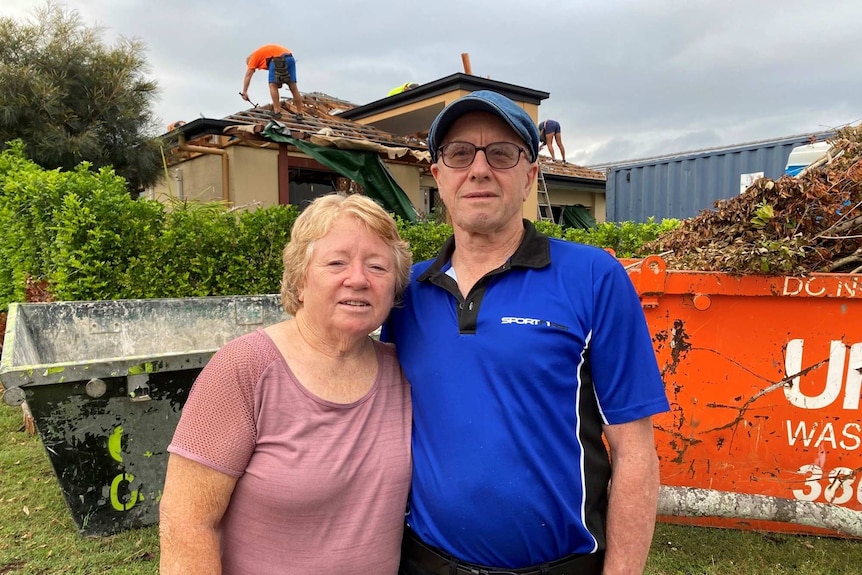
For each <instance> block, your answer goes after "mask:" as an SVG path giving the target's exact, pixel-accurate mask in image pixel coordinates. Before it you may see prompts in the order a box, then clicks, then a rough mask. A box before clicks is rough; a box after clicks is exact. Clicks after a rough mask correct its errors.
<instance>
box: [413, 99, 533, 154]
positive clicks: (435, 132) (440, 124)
mask: <svg viewBox="0 0 862 575" xmlns="http://www.w3.org/2000/svg"><path fill="white" fill-rule="evenodd" d="M467 112H491V113H492V114H496V115H497V116H498V117H499V118H500V119H502V120H503V121H504V122H506V123H507V124H509V126H511V127H512V129H513V130H515V133H516V134H518V135H519V136H520V137H521V139H522V140H524V143H525V144H526V145H527V150H529V152H530V161H531V162H535V161H536V158H537V157H538V156H539V131H538V130H537V129H536V125H535V124H534V123H533V119H532V118H530V116H529V114H527V112H525V111H524V109H523V108H521V107H520V106H518V105H517V104H516V103H515V102H513V101H512V100H510V99H509V98H507V97H506V96H504V95H502V94H498V93H497V92H493V91H491V90H479V91H476V92H473V93H471V94H467V95H466V96H462V97H461V98H458V99H457V100H455V101H454V102H452V103H451V104H449V105H448V106H446V107H445V108H443V110H442V111H441V112H440V113H439V114H437V117H436V118H434V122H433V123H432V124H431V129H430V130H429V131H428V149H429V151H430V152H431V161H432V162H436V161H437V149H438V148H439V147H440V142H442V141H443V138H444V137H445V136H446V132H448V131H449V128H451V127H452V124H453V123H454V122H455V120H457V119H458V118H460V117H461V116H463V115H464V114H466V113H467Z"/></svg>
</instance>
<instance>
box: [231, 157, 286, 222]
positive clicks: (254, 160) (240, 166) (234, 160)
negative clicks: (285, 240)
mask: <svg viewBox="0 0 862 575" xmlns="http://www.w3.org/2000/svg"><path fill="white" fill-rule="evenodd" d="M228 150H229V155H230V180H231V184H230V187H231V195H230V199H231V201H232V202H233V205H235V206H247V205H250V204H253V203H255V202H256V203H258V204H260V206H261V207H269V206H276V205H278V152H277V151H276V150H270V149H267V148H252V147H249V146H231V147H230V148H228Z"/></svg>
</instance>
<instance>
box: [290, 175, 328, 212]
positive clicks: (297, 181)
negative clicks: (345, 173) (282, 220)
mask: <svg viewBox="0 0 862 575" xmlns="http://www.w3.org/2000/svg"><path fill="white" fill-rule="evenodd" d="M339 177H340V176H339V175H338V174H336V173H335V172H327V171H323V170H309V169H307V168H291V169H290V171H289V172H288V178H289V181H290V203H291V204H293V205H294V206H299V209H300V210H302V209H303V208H305V206H307V205H308V204H310V203H311V202H312V201H313V200H315V199H316V198H319V197H320V196H325V195H326V194H331V193H332V192H334V191H336V190H337V189H338V179H339Z"/></svg>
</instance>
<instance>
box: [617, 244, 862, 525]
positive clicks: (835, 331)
mask: <svg viewBox="0 0 862 575" xmlns="http://www.w3.org/2000/svg"><path fill="white" fill-rule="evenodd" d="M628 271H629V277H630V279H631V280H632V283H633V284H634V286H635V288H636V289H637V291H638V293H639V295H640V297H641V303H642V305H643V309H644V315H645V317H646V320H647V324H648V326H649V329H650V333H651V334H652V339H653V345H654V348H655V352H656V357H657V359H658V363H659V367H660V369H661V370H662V375H663V378H664V383H665V388H666V390H667V394H668V398H669V400H670V402H671V412H670V413H667V414H662V415H660V416H657V417H655V418H654V424H655V429H656V443H657V445H658V452H659V457H660V460H661V479H662V485H664V486H669V487H687V488H694V489H700V490H713V491H716V492H726V493H737V494H747V495H758V496H764V498H776V499H774V500H773V501H774V502H775V501H777V502H778V503H779V504H780V505H778V507H779V509H778V510H777V511H774V513H773V516H772V517H770V518H769V519H766V518H763V517H758V518H756V519H753V518H752V517H754V516H751V515H746V513H744V512H742V513H740V514H739V516H732V517H728V515H733V513H729V514H728V513H724V514H722V515H723V516H720V517H719V516H718V515H719V514H712V515H711V514H709V513H700V515H702V516H698V517H663V519H666V520H669V521H675V522H684V523H690V524H691V523H694V524H698V525H705V526H718V527H734V528H746V529H766V530H775V531H787V532H795V533H808V534H831V535H842V536H852V537H857V536H860V534H859V533H858V532H854V531H853V530H852V529H844V528H842V525H841V524H840V521H839V524H838V525H836V524H835V523H832V524H828V525H827V526H826V527H823V526H817V525H815V524H814V523H811V522H800V521H797V519H796V518H795V517H793V516H792V515H788V511H787V510H788V509H791V510H792V509H794V506H795V507H802V506H806V505H807V506H809V507H819V508H820V510H821V511H823V510H826V511H829V509H830V507H827V506H832V507H833V510H834V507H835V506H837V507H840V508H841V509H839V511H841V512H842V513H844V514H845V516H847V515H853V516H857V514H859V515H858V516H857V517H862V423H860V414H862V409H860V396H862V393H860V388H862V274H811V275H810V276H808V277H804V278H799V277H783V276H753V275H747V276H733V275H729V274H724V273H718V272H695V271H673V270H667V269H666V266H665V262H664V260H662V259H661V258H659V257H657V256H650V257H648V258H646V259H644V260H640V261H638V262H634V263H632V264H631V265H630V266H628ZM811 504H815V505H811ZM725 511H726V510H725ZM847 511H849V512H851V513H849V514H848V513H846V512H847Z"/></svg>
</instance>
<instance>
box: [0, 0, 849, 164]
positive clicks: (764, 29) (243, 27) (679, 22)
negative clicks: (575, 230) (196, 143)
mask: <svg viewBox="0 0 862 575" xmlns="http://www.w3.org/2000/svg"><path fill="white" fill-rule="evenodd" d="M58 3H60V4H65V5H66V6H68V7H70V8H72V9H75V10H77V11H78V13H79V14H80V16H81V18H82V20H83V21H84V22H85V23H87V24H91V25H95V24H98V25H101V26H104V27H105V28H106V31H105V34H104V40H105V42H106V43H109V44H112V43H114V41H115V39H116V38H117V36H119V35H122V36H127V37H137V38H140V39H141V40H143V41H144V42H145V44H146V45H147V49H148V50H147V54H146V56H147V60H148V62H149V64H150V66H151V70H150V75H151V76H152V78H153V79H155V80H156V81H157V82H158V84H159V86H160V90H161V91H160V95H159V98H158V100H156V101H155V102H154V107H153V109H154V111H155V113H156V115H157V116H158V117H159V118H160V120H161V121H162V123H163V125H164V126H165V127H166V126H167V124H168V123H170V122H173V121H175V120H185V121H191V120H193V119H195V118H198V117H200V116H205V117H207V118H223V117H225V116H227V115H229V114H232V113H234V112H237V111H240V110H244V109H246V108H248V105H247V104H246V103H245V102H244V101H243V100H241V99H240V97H239V95H238V92H239V91H240V89H241V88H242V78H243V74H244V72H245V58H246V56H248V54H249V53H251V52H252V51H253V50H254V49H255V48H257V47H258V46H259V45H262V44H269V43H278V44H282V45H284V46H286V47H288V48H290V49H291V50H292V51H293V52H294V54H295V55H296V58H297V80H298V85H299V89H300V90H301V91H302V92H323V93H325V94H328V95H330V96H333V97H336V98H340V99H343V100H347V101H349V102H352V103H354V104H358V105H361V104H367V103H369V102H372V101H374V100H377V99H379V98H381V97H383V96H385V95H386V93H387V92H388V91H389V90H390V89H391V88H393V87H394V86H397V85H398V84H401V83H403V82H407V81H414V82H419V83H425V82H430V81H433V80H436V79H439V78H443V77H445V76H449V75H450V74H454V73H456V72H463V71H464V69H463V65H462V60H461V54H462V53H468V54H469V56H470V62H471V65H472V69H473V73H474V74H476V75H477V76H482V77H490V78H491V79H494V80H499V81H502V82H507V83H511V84H516V85H520V86H525V87H528V88H532V89H536V90H542V91H545V92H549V93H550V98H548V99H547V100H545V101H544V102H543V103H542V104H541V107H540V110H539V112H540V116H541V119H546V118H552V119H555V120H557V121H559V122H560V123H561V124H562V134H563V143H564V144H565V146H566V155H567V157H568V160H569V161H570V162H574V163H577V164H580V165H593V164H598V163H610V162H615V161H623V160H629V159H634V158H643V157H649V156H655V155H663V154H672V153H677V152H684V151H691V150H696V149H702V148H710V147H716V146H728V145H735V144H741V143H747V142H752V141H757V140H764V139H772V138H781V137H785V136H794V135H798V134H806V133H813V132H820V131H824V130H829V129H833V128H836V127H839V126H843V125H847V124H854V125H855V124H858V123H860V121H862V65H860V59H859V37H860V23H862V1H860V0H832V1H830V2H828V3H818V2H812V1H811V0H722V1H720V2H719V1H698V0H689V1H685V0H640V1H637V0H591V1H588V0H555V1H551V0H526V1H524V0H521V1H513V0H493V1H491V0H437V1H436V2H415V1H412V0H367V1H364V2H360V1H358V0H354V1H348V0H327V1H319V0H318V1H314V0H312V1H284V0H281V1H253V2H225V1H218V0H215V1H213V0H210V1H203V0H173V1H164V0H149V1H143V0H67V1H66V2H63V1H62V0H58ZM41 5H42V1H41V0H39V1H31V0H2V6H0V14H2V15H4V16H12V17H14V18H16V19H27V18H31V17H32V14H33V9H34V8H35V7H37V6H41ZM264 76H265V75H264V73H262V72H259V73H257V74H256V75H255V76H254V78H253V80H252V86H251V89H250V90H249V94H250V96H251V99H252V100H253V101H255V102H258V103H260V104H264V103H266V102H268V101H269V97H268V91H267V87H266V79H265V77H264ZM282 97H289V91H288V90H287V89H286V88H285V89H283V90H282Z"/></svg>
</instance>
